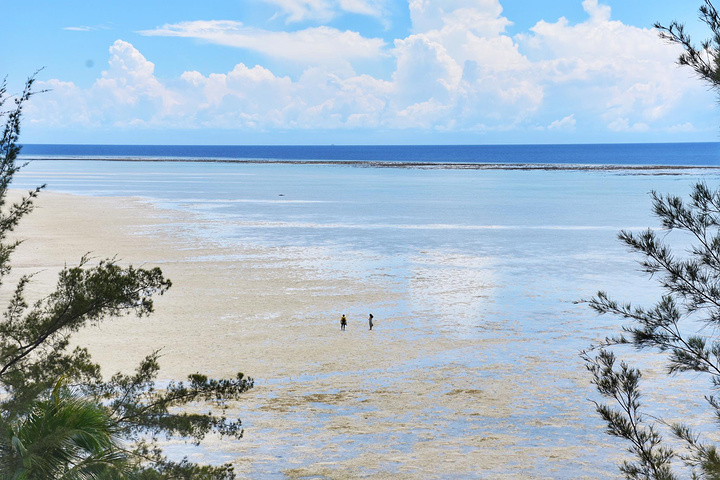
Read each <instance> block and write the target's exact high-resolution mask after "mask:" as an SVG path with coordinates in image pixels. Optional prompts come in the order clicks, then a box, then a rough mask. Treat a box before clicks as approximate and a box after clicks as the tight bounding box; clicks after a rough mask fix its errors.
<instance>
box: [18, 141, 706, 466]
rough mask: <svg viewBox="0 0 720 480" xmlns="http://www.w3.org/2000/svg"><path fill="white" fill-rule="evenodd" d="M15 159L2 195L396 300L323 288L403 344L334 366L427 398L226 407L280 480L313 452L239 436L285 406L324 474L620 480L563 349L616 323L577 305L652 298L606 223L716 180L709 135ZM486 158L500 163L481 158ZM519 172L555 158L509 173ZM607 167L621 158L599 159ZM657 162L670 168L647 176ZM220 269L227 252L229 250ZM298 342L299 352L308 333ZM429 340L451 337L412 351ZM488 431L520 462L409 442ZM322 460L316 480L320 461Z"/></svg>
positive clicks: (68, 152) (255, 461)
mask: <svg viewBox="0 0 720 480" xmlns="http://www.w3.org/2000/svg"><path fill="white" fill-rule="evenodd" d="M22 154H23V158H24V159H26V160H33V161H31V162H30V163H29V164H28V165H27V166H26V167H25V168H24V169H23V170H22V171H21V173H20V174H19V175H18V177H17V180H16V182H15V183H14V184H13V185H14V187H20V188H31V187H33V186H35V185H38V184H47V185H48V187H47V188H48V190H50V191H55V192H67V193H73V194H81V195H89V196H103V197H116V198H117V199H118V200H117V201H118V202H119V204H124V203H125V202H131V201H132V200H131V199H132V198H140V199H142V201H143V202H150V203H151V204H152V205H154V206H156V207H159V208H163V209H169V210H171V211H175V212H180V213H182V214H183V215H181V217H180V218H187V219H196V220H194V221H193V220H187V221H185V222H180V221H179V222H177V223H174V224H172V225H171V226H170V227H167V226H166V227H164V228H171V229H175V230H173V231H172V232H170V233H171V234H179V235H182V236H184V238H191V239H192V238H196V239H197V240H198V241H199V242H204V241H207V240H211V241H212V242H216V243H218V244H222V245H223V248H224V250H223V251H233V248H235V249H236V251H237V252H243V251H246V249H248V248H251V249H252V248H255V249H256V251H265V250H263V249H270V250H267V251H269V252H271V253H269V254H268V259H267V261H268V262H270V263H271V264H273V265H275V268H279V269H281V268H285V267H284V266H285V265H295V266H299V267H300V270H301V271H303V272H305V273H304V274H303V275H305V276H306V277H307V278H306V279H312V278H317V279H322V280H323V281H327V280H328V279H330V280H332V279H333V278H338V279H342V280H343V282H345V283H348V282H349V283H352V284H354V285H358V286H359V287H358V288H359V289H360V290H362V289H375V290H379V291H384V292H392V298H393V299H399V300H392V301H391V300H385V299H382V298H380V299H374V300H372V301H370V300H369V301H368V302H369V303H367V304H350V305H345V304H343V303H342V302H343V300H342V299H343V298H345V297H344V296H343V295H344V294H345V293H347V292H342V291H337V292H333V293H332V294H334V295H337V298H338V305H337V308H338V309H342V312H344V313H347V314H348V315H349V316H350V317H351V318H353V319H356V318H367V312H368V311H372V312H373V313H374V314H375V317H376V319H378V324H379V325H380V327H378V329H377V334H378V335H382V336H383V337H382V338H384V339H389V340H391V341H392V344H393V345H394V346H395V348H402V349H406V351H407V357H408V358H407V360H403V361H401V362H399V363H398V364H396V365H393V366H392V368H391V369H390V370H387V369H383V368H379V367H377V365H378V364H381V363H378V362H381V361H382V359H375V358H372V359H367V362H366V363H367V370H366V371H361V372H343V371H342V370H341V369H340V370H338V371H337V372H335V373H333V374H332V375H336V376H339V377H341V378H347V379H349V380H348V382H347V383H348V384H354V385H356V387H354V388H356V389H357V391H356V392H355V393H356V394H357V395H356V396H357V398H358V399H362V398H366V396H369V397H368V398H374V397H372V392H374V391H375V390H376V389H377V388H378V386H377V385H378V384H377V382H378V381H380V380H379V379H381V380H382V381H383V382H385V384H384V385H385V386H386V387H387V388H388V389H390V390H393V391H396V392H406V391H408V389H409V388H412V387H411V383H404V382H410V380H409V379H414V378H424V377H428V378H436V377H432V375H434V374H437V375H438V376H437V378H441V380H442V381H439V382H438V383H437V385H436V386H434V387H433V388H435V390H433V393H432V395H429V396H427V398H425V397H423V398H422V399H421V400H422V402H427V409H426V410H422V411H421V410H419V409H418V410H410V411H407V412H404V411H400V412H394V413H392V414H388V415H389V416H388V418H379V417H378V418H375V419H373V418H374V417H372V415H371V416H370V417H369V419H368V420H367V432H366V433H365V434H363V435H356V434H354V433H353V432H352V431H350V432H346V431H345V430H342V429H335V430H332V429H330V430H327V429H325V425H332V424H333V422H336V421H340V420H342V419H343V418H346V417H344V415H350V416H352V418H357V416H358V415H359V412H363V411H364V410H363V409H364V408H368V405H369V404H368V403H365V404H363V403H360V400H358V402H356V403H353V401H348V403H346V404H345V405H343V407H342V408H341V409H337V410H332V411H330V413H328V410H322V411H321V410H318V411H315V410H312V409H311V410H295V409H290V410H288V411H287V412H285V411H280V412H277V411H274V410H272V409H267V408H265V407H264V405H265V404H263V403H262V402H263V401H264V400H263V397H262V395H267V398H268V399H270V398H272V397H273V396H275V397H277V396H282V395H285V394H286V392H288V391H295V390H294V389H296V388H298V386H297V384H296V383H293V379H286V378H273V379H263V378H256V380H257V384H258V385H259V386H263V388H265V390H263V389H261V388H258V392H267V393H264V394H262V395H261V393H258V394H257V395H259V396H258V397H256V398H255V400H253V401H255V402H260V403H257V404H256V406H258V408H256V409H252V408H250V409H243V410H242V411H241V412H240V414H241V415H242V417H243V422H244V424H245V425H247V426H248V428H249V429H250V432H251V433H250V434H249V435H248V439H247V440H246V441H245V443H243V445H245V446H244V447H243V448H244V449H245V450H243V452H244V455H246V456H247V458H248V459H249V460H248V462H249V463H247V465H245V464H244V465H245V467H244V468H246V470H243V472H244V473H245V474H246V475H247V477H248V478H285V477H284V476H283V475H282V474H281V473H278V472H283V471H285V470H287V469H290V468H296V467H298V466H303V465H306V464H307V465H309V464H310V463H311V460H307V461H305V460H298V459H299V458H300V457H301V455H300V454H299V453H298V452H297V451H295V450H293V448H294V447H293V445H294V442H295V440H289V439H288V437H287V432H285V431H284V430H277V429H266V430H263V431H262V433H261V434H257V435H255V434H253V433H252V428H253V426H254V425H257V424H262V422H263V421H264V419H265V418H267V416H268V415H277V416H278V418H277V419H275V420H277V423H280V424H282V423H283V418H284V417H283V416H284V415H285V416H286V415H296V416H295V417H292V418H296V419H299V420H297V421H298V422H300V423H301V424H302V425H303V426H302V428H300V427H298V429H299V430H298V432H297V433H298V435H299V437H298V438H302V442H301V444H302V445H301V446H302V449H301V450H298V451H302V452H311V454H309V456H310V457H312V462H321V463H322V462H329V463H328V465H339V464H341V462H342V461H344V460H346V459H349V458H354V457H353V456H356V455H361V454H362V452H365V453H367V455H369V457H367V458H370V457H373V458H374V457H376V456H378V457H379V458H382V459H385V460H386V462H387V463H384V464H383V465H382V466H381V467H376V468H379V469H380V470H373V469H372V468H371V467H367V466H364V464H363V462H359V463H360V464H361V466H359V467H357V468H358V469H357V470H353V471H352V472H353V476H357V477H361V476H364V477H368V478H370V477H372V475H375V474H377V473H378V471H380V472H391V473H392V472H393V471H395V472H396V473H397V472H409V474H410V477H408V478H554V479H576V478H619V475H617V469H616V467H615V463H616V460H617V456H616V455H617V454H619V453H621V452H622V448H623V446H622V445H618V444H616V445H614V446H613V447H607V442H608V441H609V440H608V437H607V436H606V435H605V434H604V433H603V426H602V423H601V422H600V421H599V419H598V418H597V415H596V414H595V413H594V407H593V405H592V403H590V402H589V401H588V400H587V399H588V398H597V397H596V396H595V393H594V391H593V389H592V387H591V386H590V384H589V379H588V378H587V375H586V374H585V373H584V367H583V364H582V361H581V360H580V358H579V356H578V352H579V351H580V350H581V349H583V348H586V347H587V346H588V345H590V344H591V343H594V342H597V341H599V340H600V339H602V338H603V337H605V336H607V335H611V334H613V333H617V331H618V329H619V327H620V326H621V325H622V324H623V323H624V321H623V320H622V319H614V318H610V317H600V318H598V317H596V316H595V315H594V314H593V313H592V312H591V311H590V310H589V309H588V308H587V306H585V305H578V304H576V303H574V302H575V301H577V300H579V299H583V298H588V297H589V296H591V295H593V294H594V293H596V292H597V291H598V290H606V291H608V292H609V293H610V295H611V296H613V297H615V298H617V299H618V300H633V301H636V302H639V304H640V305H644V306H650V305H652V302H653V301H654V300H656V299H657V298H658V294H659V291H658V289H657V287H653V284H652V282H651V281H650V280H648V279H647V278H646V277H645V276H644V275H642V274H641V273H639V269H638V266H637V263H636V261H637V260H638V259H637V258H636V257H633V256H632V255H630V254H629V253H628V251H627V249H626V248H625V247H624V246H623V245H622V244H620V243H619V241H618V240H617V233H618V231H619V230H621V229H628V230H634V231H637V230H640V229H644V228H647V227H653V228H658V227H659V222H658V220H657V219H656V218H654V217H653V216H652V215H651V213H650V212H651V199H650V195H649V193H650V192H651V191H653V190H655V191H657V192H660V193H668V194H674V195H680V196H686V195H687V194H688V192H689V191H690V189H691V187H692V185H693V184H695V183H697V182H706V183H708V184H709V185H710V186H711V187H713V188H717V187H718V186H720V169H716V168H715V167H720V143H695V144H688V143H685V144H651V145H636V144H622V145H528V146H312V147H309V146H308V147H305V146H302V147H301V146H282V147H273V146H249V147H248V146H102V145H26V146H25V147H24V149H23V151H22ZM108 160H113V161H108ZM143 160H148V161H143ZM158 160H176V161H158ZM178 160H184V161H178ZM200 160H208V162H205V161H200ZM212 160H215V161H212ZM217 160H222V161H217ZM316 162H317V163H316ZM423 163H425V164H428V163H429V164H432V166H431V168H425V167H423V165H421V164H423ZM419 164H420V165H419ZM463 164H465V165H470V166H471V168H465V167H462V165H463ZM489 164H496V166H498V167H499V168H492V169H487V168H484V167H485V166H487V165H489ZM497 164H502V165H497ZM503 165H504V166H503ZM518 165H525V166H528V165H529V166H533V165H535V166H537V165H553V166H555V167H557V168H551V169H547V168H539V169H538V168H521V169H517V168H514V166H518ZM568 165H581V166H582V165H592V166H594V168H588V169H583V168H572V167H571V168H567V167H568ZM612 165H614V166H620V167H621V168H605V167H606V166H612ZM656 165H660V166H665V167H674V168H646V167H651V166H656ZM388 166H390V167H396V168H386V167H388ZM472 166H478V167H481V168H472ZM696 167H699V168H696ZM184 214H189V215H184ZM94 221H101V219H94ZM681 241H682V239H681ZM682 247H684V245H683V244H682V243H681V250H680V253H681V254H682V251H683V250H682ZM119 253H120V254H122V252H119ZM238 255H240V254H238ZM238 258H240V256H239V257H238ZM278 259H281V260H278ZM221 260H222V259H221ZM227 261H229V262H233V261H241V260H238V259H237V258H233V257H232V256H230V257H229V258H228V259H227ZM273 262H274V263H273ZM283 262H284V263H283ZM173 280H174V281H177V282H181V281H182V279H175V278H174V279H173ZM310 283H312V282H311V281H310ZM330 283H332V282H330ZM301 293H302V294H304V295H305V296H306V297H308V298H312V296H313V295H316V294H317V292H316V290H313V289H308V290H307V291H306V292H301ZM354 293H356V292H354ZM268 308H269V307H268ZM298 308H299V307H298ZM238 311H240V312H241V313H242V306H239V307H238ZM235 313H236V312H234V313H233V314H235ZM264 314H267V318H281V320H280V321H287V322H299V323H300V324H302V323H303V322H310V321H325V320H324V319H328V318H332V319H335V318H336V317H337V316H339V313H338V311H335V310H333V311H329V310H328V311H299V310H298V312H297V318H295V317H287V316H282V315H280V314H279V313H277V312H264V313H263V315H264ZM240 325H242V323H240ZM333 328H334V321H333ZM294 341H295V342H296V343H297V344H299V345H302V344H303V342H310V341H312V339H309V338H297V339H294ZM433 345H451V346H452V347H451V348H447V349H444V350H442V352H435V353H433V354H432V355H428V356H422V355H421V356H420V358H418V357H417V356H416V355H415V354H416V352H423V351H425V350H432V348H436V347H432V346H433ZM437 348H439V347H437ZM443 348H444V347H443ZM344 354H345V355H351V354H354V353H353V352H344ZM357 355H360V356H362V355H363V352H358V353H357ZM268 361H272V360H271V359H270V360H268ZM315 368H317V366H316V365H310V364H308V365H307V374H306V375H305V376H304V377H303V378H304V381H303V388H306V389H308V388H310V389H311V388H316V389H317V390H309V391H308V393H313V394H314V393H328V392H326V391H325V390H323V388H326V387H324V386H323V383H322V379H321V378H319V377H315V376H314V375H315ZM393 372H395V373H393ZM397 372H400V373H397ZM438 372H442V373H438ZM248 373H252V372H248ZM352 375H357V376H358V377H352ZM660 377H662V376H660ZM333 378H335V377H333ZM656 378H658V377H656ZM662 378H664V377H662ZM694 380H696V381H697V382H696V383H695V385H696V386H695V387H692V386H688V385H687V384H683V387H682V391H689V390H687V389H690V388H697V389H698V390H699V391H700V392H705V391H706V390H707V387H708V385H707V384H706V383H703V378H697V379H694ZM313 382H315V383H313ZM468 383H470V384H473V385H474V387H473V388H475V389H477V391H482V392H484V393H483V395H487V396H489V397H492V396H493V395H496V396H497V395H508V398H507V399H506V402H505V403H504V407H503V408H502V409H501V411H499V412H495V411H476V410H474V407H473V404H472V402H468V403H458V402H460V400H461V396H457V399H458V400H452V401H451V400H448V399H452V398H455V397H451V396H448V392H449V391H452V389H453V388H456V389H457V388H460V387H458V386H457V385H467V384H468ZM268 385H269V386H268ZM495 385H516V388H514V387H513V388H511V389H510V391H511V393H509V394H508V393H507V390H502V391H498V392H495V390H494V388H495ZM463 388H465V387H463ZM498 388H499V387H498ZM657 388H658V389H659V391H663V389H667V388H668V387H667V385H660V386H659V387H657ZM670 388H672V387H670ZM677 391H679V390H677V389H675V392H677ZM503 392H504V393H503ZM329 393H337V392H332V391H330V392H329ZM483 398H484V397H483ZM697 398H702V395H698V396H697ZM667 400H668V398H667V396H666V395H665V393H662V394H660V395H657V396H652V395H647V396H646V397H644V401H645V402H647V403H652V402H653V401H659V402H660V403H662V402H664V401H667ZM268 401H269V400H268ZM419 401H420V400H419ZM436 401H437V402H440V403H442V404H443V405H445V406H444V407H442V408H440V407H438V406H437V405H439V404H440V403H435V402H436ZM680 401H682V400H680ZM422 402H421V404H422ZM453 402H456V403H453ZM458 405H461V407H458ZM372 408H375V405H372ZM377 408H378V409H380V410H381V411H384V410H382V409H383V408H386V407H383V406H381V405H377ZM418 408H419V407H418ZM423 408H424V407H423ZM693 408H695V407H693ZM694 414H695V410H693V409H691V408H690V407H686V409H685V410H684V418H680V419H672V420H682V421H690V422H692V421H693V415H694ZM391 417H392V418H391ZM366 418H367V417H366ZM396 419H398V420H396ZM407 425H412V426H413V427H412V428H408V427H407ZM328 432H331V433H328ZM398 432H402V433H401V434H400V433H398ZM496 437H499V438H501V439H503V438H510V439H512V441H510V440H508V442H511V445H510V446H508V444H504V445H505V446H503V447H498V448H500V449H502V448H509V449H511V450H512V451H513V452H514V453H518V452H520V453H521V458H523V461H522V464H516V465H510V466H507V465H503V466H499V467H496V468H497V469H496V470H492V469H490V468H489V467H488V469H486V470H482V469H480V470H479V471H476V470H474V468H475V467H471V470H469V471H467V472H466V475H462V474H458V475H457V476H450V477H448V476H444V474H443V466H442V465H440V464H439V465H438V466H437V471H436V472H435V473H433V472H429V471H425V470H423V467H421V466H420V463H414V462H413V458H415V457H413V456H412V455H411V454H410V453H408V452H412V451H413V449H414V448H416V447H417V448H421V447H422V446H423V445H425V446H427V445H428V443H426V442H427V441H430V442H440V443H442V442H445V444H448V442H449V444H453V445H454V444H455V443H458V444H461V445H462V448H461V449H460V450H461V451H462V455H463V456H467V458H469V459H475V458H478V459H480V460H478V461H482V459H483V458H485V457H483V455H484V454H485V453H484V452H488V451H494V450H497V449H495V448H494V447H493V443H492V442H493V441H494V440H493V438H496ZM293 438H295V437H293ZM428 438H429V439H430V440H428ZM485 440H487V443H482V442H484V441H485ZM481 441H482V442H481ZM453 442H455V443H453ZM278 445H284V447H283V448H284V449H285V450H283V454H282V455H280V454H276V453H275V452H277V451H278V450H277V449H278V448H280V447H278ZM338 446H345V447H347V448H340V447H338ZM336 447H337V448H336ZM448 448H449V447H448ZM298 449H300V447H298ZM460 450H458V451H460ZM268 452H272V454H270V453H268ZM398 452H403V454H405V453H407V455H406V456H401V455H400V453H398ZM419 452H422V450H419ZM556 454H557V455H556ZM413 455H414V454H413ZM417 455H418V458H420V457H421V456H422V454H421V453H418V454H417ZM475 455H477V457H475ZM303 458H304V457H303ZM398 458H402V460H398ZM338 459H339V460H338ZM303 462H305V463H303ZM333 462H339V463H333ZM440 463H442V462H440ZM328 468H329V469H330V470H329V471H330V472H331V474H330V476H332V471H333V470H332V468H333V467H328ZM393 468H396V469H397V470H392V469H393ZM346 473H347V472H346ZM504 475H509V476H508V477H505V476H504ZM513 475H514V476H513ZM341 476H342V475H341ZM313 478H315V477H313ZM317 478H320V477H317ZM325 478H326V477H325ZM378 478H380V477H378ZM403 478H405V477H403Z"/></svg>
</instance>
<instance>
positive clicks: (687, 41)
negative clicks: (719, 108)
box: [655, 0, 720, 90]
mask: <svg viewBox="0 0 720 480" xmlns="http://www.w3.org/2000/svg"><path fill="white" fill-rule="evenodd" d="M700 20H701V21H702V22H703V23H705V25H707V26H708V27H709V28H710V32H711V36H710V38H708V39H706V40H704V41H703V42H702V43H701V44H700V46H699V47H697V46H695V45H694V44H693V42H692V39H691V38H690V36H689V35H688V34H687V32H686V31H685V26H684V25H683V24H681V23H678V22H672V23H671V24H670V26H668V27H665V26H663V25H661V24H660V23H656V24H655V28H657V29H658V30H659V32H660V38H662V39H664V40H667V41H668V42H670V43H673V44H677V45H680V46H681V47H682V48H683V53H682V54H681V55H680V57H679V58H678V64H680V65H683V66H688V67H690V68H692V69H693V70H695V73H696V74H697V75H698V76H699V77H700V78H701V79H703V80H705V81H706V82H707V83H708V84H709V85H710V86H711V87H712V88H714V89H716V90H720V17H719V16H718V12H717V10H716V9H715V7H714V6H713V4H712V2H711V1H710V0H705V3H704V4H703V5H702V6H701V7H700Z"/></svg>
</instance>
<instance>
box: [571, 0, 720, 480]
mask: <svg viewBox="0 0 720 480" xmlns="http://www.w3.org/2000/svg"><path fill="white" fill-rule="evenodd" d="M699 17H700V20H701V21H702V22H703V23H705V25H707V26H708V27H709V29H710V32H711V36H710V38H709V39H707V40H705V41H703V42H702V43H701V45H700V47H696V46H695V45H694V44H693V42H692V39H691V38H690V36H689V35H688V34H687V33H686V31H685V28H684V26H683V25H682V24H680V23H678V22H672V23H671V24H670V26H668V27H665V26H663V25H661V24H659V23H656V24H655V28H657V29H658V30H659V34H660V37H661V38H662V39H664V40H667V41H669V42H670V43H673V44H677V45H680V46H681V47H682V48H683V52H682V54H681V55H680V57H679V58H678V64H680V65H682V66H689V67H690V68H692V69H693V70H694V71H695V73H696V74H697V75H698V76H699V77H700V78H701V79H702V80H704V81H705V82H707V83H708V84H709V85H710V87H711V88H713V89H715V90H718V91H719V92H720V16H719V15H718V11H717V10H716V9H715V7H714V6H713V4H712V2H711V1H710V0H704V4H703V5H702V6H701V7H700V15H699ZM652 198H653V213H654V214H655V215H656V216H657V217H658V218H659V219H660V221H661V223H662V226H663V229H664V230H665V233H663V235H662V236H660V235H659V234H658V233H657V232H655V231H654V230H651V229H648V230H646V231H644V232H640V233H631V232H625V231H623V232H620V234H619V238H620V240H621V241H622V242H623V243H625V245H627V246H628V247H629V248H630V250H631V251H633V252H635V253H637V254H639V255H640V256H641V261H640V266H641V268H642V270H643V271H644V272H645V273H647V274H648V275H649V276H650V277H651V278H653V279H655V280H656V281H657V282H658V284H659V286H660V287H661V288H662V291H663V295H662V296H661V298H660V299H659V300H658V301H657V303H656V304H655V305H654V306H653V307H651V308H642V307H634V306H632V305H631V304H629V303H625V304H620V303H618V302H616V301H614V300H612V299H610V298H609V297H608V295H607V294H606V293H605V292H599V293H598V294H597V296H595V297H594V298H592V299H590V300H588V301H587V303H589V305H590V307H591V308H593V309H594V310H595V311H596V312H598V313H600V314H608V313H609V314H612V315H616V316H619V317H622V318H624V319H626V320H628V321H629V322H630V323H629V324H628V325H625V326H624V327H623V329H622V330H623V331H622V333H620V334H618V335H615V336H612V337H608V338H606V339H605V341H604V342H602V343H601V344H600V345H597V346H595V347H593V348H591V351H593V350H595V351H597V352H598V354H597V355H595V356H591V354H590V353H589V352H583V358H584V359H585V362H586V366H587V368H588V370H589V371H590V373H591V374H592V383H593V384H594V385H595V386H596V388H597V390H598V392H599V393H600V394H601V395H602V396H604V397H605V398H607V399H609V400H611V401H612V404H613V405H614V406H611V405H607V404H601V403H596V404H595V405H596V409H597V411H598V413H599V414H600V416H601V417H602V418H603V420H604V421H605V422H606V423H607V425H608V433H609V434H610V435H613V436H616V437H619V438H622V439H625V440H626V441H628V442H629V445H630V446H629V447H628V450H629V451H630V453H631V454H633V456H634V458H635V461H633V462H627V461H626V462H625V463H623V465H621V467H620V470H621V471H622V472H623V474H624V475H625V477H626V478H628V479H648V480H667V479H673V478H677V477H676V476H675V474H674V473H673V468H674V467H675V465H674V463H677V461H679V462H681V463H682V464H684V465H685V466H686V467H687V468H688V469H689V470H690V472H691V474H692V478H698V479H699V478H704V479H720V455H719V454H718V451H717V448H716V446H715V445H712V444H711V443H706V442H705V441H703V440H701V438H700V436H699V435H697V434H695V433H694V432H693V430H692V429H691V428H690V427H689V426H687V425H684V424H677V423H670V422H667V421H665V420H663V419H654V420H653V419H652V417H648V416H647V415H644V414H643V413H642V410H643V405H642V403H641V401H640V400H641V397H642V395H641V391H640V380H641V377H642V375H641V372H640V371H639V370H638V369H635V368H631V367H629V366H628V365H627V364H625V363H624V362H621V363H620V367H619V368H617V367H616V365H615V363H616V361H615V355H614V354H613V353H612V352H611V351H610V350H608V349H609V348H611V347H617V346H621V345H626V346H632V347H634V348H635V349H636V350H639V351H642V350H646V349H650V350H655V351H657V352H660V353H661V354H663V355H664V356H665V358H666V360H667V371H668V374H669V375H676V374H679V373H682V372H693V373H697V374H704V375H708V376H709V378H710V383H711V386H712V389H713V390H715V391H716V392H717V390H719V389H720V337H719V336H718V334H717V332H718V327H720V190H716V191H711V190H710V189H709V188H708V187H707V185H705V184H704V183H699V184H697V185H696V186H695V187H694V189H693V191H692V193H691V195H690V199H689V201H685V200H683V199H682V198H679V197H677V196H672V195H667V196H661V195H659V194H657V193H655V192H652ZM669 232H675V233H674V235H675V237H673V236H670V235H668V233H669ZM678 234H680V235H683V236H684V237H682V240H687V239H688V238H689V239H690V241H691V243H692V246H691V248H690V249H689V250H687V251H686V252H685V253H684V254H683V252H682V251H679V249H678V248H677V247H675V248H673V246H672V245H671V244H669V243H667V242H668V241H669V240H670V239H672V238H677V235H678ZM705 398H706V400H707V404H708V405H709V407H710V408H711V409H712V411H713V413H714V415H715V417H716V418H717V419H718V420H720V400H718V399H717V398H716V397H715V396H713V395H708V396H706V397H705ZM648 418H650V421H648ZM658 424H660V425H665V426H667V427H669V428H668V431H669V433H670V434H671V435H672V438H673V439H674V440H675V441H676V442H678V443H679V445H680V448H681V449H682V450H677V448H675V449H674V448H672V447H670V446H668V444H667V442H666V441H665V440H664V439H663V437H662V436H661V435H660V433H659V431H658V428H659V427H658Z"/></svg>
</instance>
